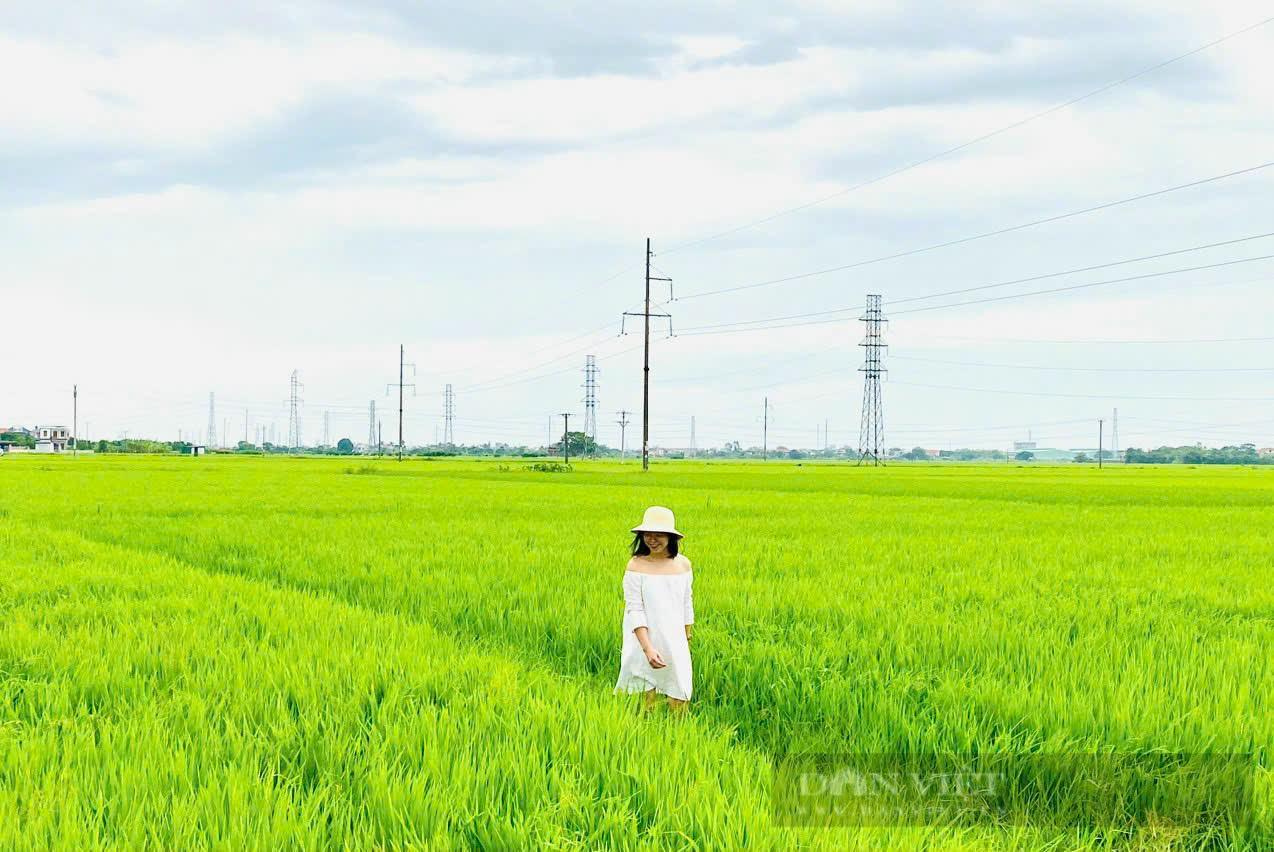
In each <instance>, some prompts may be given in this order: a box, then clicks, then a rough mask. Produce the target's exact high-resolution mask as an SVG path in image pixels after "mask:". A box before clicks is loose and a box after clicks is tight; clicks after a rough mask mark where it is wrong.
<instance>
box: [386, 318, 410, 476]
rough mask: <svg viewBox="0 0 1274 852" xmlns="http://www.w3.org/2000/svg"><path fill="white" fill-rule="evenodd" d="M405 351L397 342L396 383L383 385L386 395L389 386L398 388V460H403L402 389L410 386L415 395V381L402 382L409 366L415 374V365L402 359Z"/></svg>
mask: <svg viewBox="0 0 1274 852" xmlns="http://www.w3.org/2000/svg"><path fill="white" fill-rule="evenodd" d="M406 352H407V349H406V347H405V346H403V345H402V344H401V343H400V344H398V384H393V383H390V384H387V385H385V393H386V395H388V394H389V389H390V388H398V460H399V461H402V460H403V389H404V388H411V395H412V396H415V395H416V385H415V383H412V384H410V385H407V384H403V380H404V378H405V371H406V369H407V368H408V367H411V374H412V375H413V376H415V375H416V365H415V364H408V363H407V362H406V361H405V360H403V359H404V358H405V357H406Z"/></svg>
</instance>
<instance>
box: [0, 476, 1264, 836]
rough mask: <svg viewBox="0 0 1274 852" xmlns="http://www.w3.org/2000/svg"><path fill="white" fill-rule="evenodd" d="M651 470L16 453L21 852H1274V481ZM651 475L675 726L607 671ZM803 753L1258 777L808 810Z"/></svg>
mask: <svg viewBox="0 0 1274 852" xmlns="http://www.w3.org/2000/svg"><path fill="white" fill-rule="evenodd" d="M639 468H640V466H639V465H637V464H633V463H632V462H629V463H628V464H627V465H619V464H615V463H601V462H598V463H590V462H587V461H585V462H583V463H582V464H578V465H577V466H576V467H575V469H574V470H573V471H572V472H569V473H545V472H537V471H532V470H528V469H526V467H525V464H524V463H523V462H522V461H521V460H511V461H503V462H499V461H492V460H480V461H479V460H464V461H435V460H421V459H411V460H407V461H404V462H402V463H396V462H394V461H392V460H384V461H377V460H366V459H361V458H354V459H334V458H238V457H229V456H211V457H205V458H180V457H144V458H143V457H135V458H129V457H122V456H116V457H111V456H102V457H92V456H82V457H80V458H78V459H72V458H69V457H56V458H54V457H47V456H23V457H19V456H10V457H6V458H0V849H3V850H13V852H18V850H36V849H66V850H87V849H93V850H96V849H104V850H105V849H109V850H131V849H155V850H159V849H173V850H238V849H263V850H264V849H300V850H328V849H339V850H367V849H436V850H451V849H483V850H497V849H533V848H552V849H571V850H594V849H634V850H636V849H679V850H691V849H758V850H769V849H871V850H911V849H932V850H1051V851H1055V852H1061V850H1077V849H1132V850H1192V849H1218V850H1219V849H1242V850H1270V849H1274V816H1272V814H1274V805H1272V804H1271V800H1272V798H1274V779H1272V777H1271V757H1272V755H1274V701H1272V700H1271V697H1270V696H1271V690H1272V689H1274V667H1272V665H1271V656H1272V655H1274V473H1272V472H1271V471H1268V470H1258V469H1246V468H1199V469H1194V468H1187V467H1171V468H1167V467H1165V468H1158V469H1156V468H1148V467H1147V468H1134V467H1119V466H1116V467H1110V468H1107V469H1105V470H1101V471H1098V470H1097V469H1095V468H1091V467H1084V466H1079V465H1068V466H1064V467H1063V466H1058V467H1049V466H1030V465H1028V466H1017V465H1004V466H1001V467H991V466H960V465H930V464H918V465H896V466H891V467H887V468H878V469H872V468H856V467H853V466H848V465H832V464H824V465H819V464H810V463H806V464H804V465H800V466H798V465H797V464H795V463H794V462H784V463H772V464H768V465H759V464H743V463H719V464H707V463H696V462H669V463H665V464H656V465H655V466H653V467H652V469H651V471H650V472H649V473H647V474H642V473H641V471H640V469H639ZM651 504H659V505H666V506H669V507H671V508H672V509H673V510H674V511H675V512H676V514H677V524H678V527H679V528H680V529H681V530H682V531H683V532H684V533H685V534H686V536H687V537H686V539H685V541H684V552H685V553H686V554H687V555H688V556H689V557H690V558H691V559H692V560H693V561H694V566H695V609H696V616H697V624H696V627H695V641H694V645H693V651H694V655H695V658H694V660H695V694H694V698H693V700H692V702H691V705H690V712H689V713H688V715H686V716H684V717H681V716H673V715H670V714H668V713H666V712H662V711H660V712H655V713H653V714H642V713H641V712H639V708H638V706H637V704H638V702H637V701H636V700H635V699H630V698H629V697H627V696H615V695H613V694H612V687H613V686H614V682H615V677H616V675H617V673H618V666H619V660H618V653H619V646H620V639H621V635H620V630H621V626H620V622H621V617H622V609H623V601H622V595H621V590H620V581H621V576H622V572H623V569H624V564H625V561H626V559H627V547H628V545H629V543H630V541H631V534H630V533H628V529H629V527H631V526H632V525H633V524H635V523H636V522H637V521H638V520H640V518H641V514H642V511H643V510H644V509H645V507H646V506H647V505H651ZM812 754H823V755H861V754H877V755H891V754H908V755H926V754H980V755H995V754H1004V755H1017V756H1022V755H1097V756H1101V755H1129V754H1131V755H1145V754H1151V755H1154V754H1158V755H1186V756H1191V755H1193V756H1195V757H1194V758H1190V757H1187V758H1186V759H1187V761H1188V760H1193V759H1196V758H1198V756H1201V755H1202V756H1206V755H1209V754H1222V755H1224V754H1239V755H1245V756H1247V757H1246V758H1245V759H1246V760H1247V761H1248V765H1249V766H1250V770H1251V771H1250V778H1251V784H1252V787H1251V790H1250V793H1251V801H1250V803H1249V805H1248V806H1247V808H1246V810H1245V813H1244V814H1243V818H1242V819H1235V820H1228V819H1204V818H1200V819H1182V818H1180V816H1179V815H1178V816H1177V817H1176V818H1173V817H1172V816H1171V815H1164V814H1159V813H1158V812H1157V810H1156V807H1157V806H1156V805H1155V803H1154V802H1153V801H1152V800H1151V799H1149V798H1146V797H1145V796H1143V795H1142V794H1141V793H1137V792H1136V790H1133V789H1132V788H1129V791H1125V792H1127V793H1128V796H1127V800H1126V801H1124V800H1121V801H1124V804H1125V805H1126V807H1127V809H1128V813H1131V814H1132V816H1133V817H1135V819H1133V820H1132V821H1131V823H1129V824H1127V825H1125V824H1120V825H1110V824H1092V825H1084V824H1078V825H1066V824H1045V823H1047V820H1043V821H1039V820H1037V821H1034V822H1031V821H1015V820H1013V819H1007V818H1006V819H1000V820H996V819H989V818H979V819H970V820H965V821H955V822H949V823H937V822H935V823H931V824H911V825H874V826H864V825H823V826H813V825H794V824H790V823H791V821H790V820H785V819H783V818H781V817H780V815H779V814H778V812H777V811H776V810H775V808H774V804H773V796H774V794H775V790H774V785H775V784H776V783H777V782H776V781H775V778H776V775H775V767H776V765H777V764H778V762H780V761H782V760H786V759H788V758H790V757H791V756H793V755H812ZM1199 759H1201V758H1199ZM1181 777H1183V776H1181ZM1181 777H1179V776H1172V777H1168V778H1165V779H1163V780H1162V785H1168V786H1172V785H1180V786H1181V787H1182V788H1183V789H1184V786H1185V785H1186V783H1187V782H1186V781H1183V780H1181ZM1050 795H1051V796H1052V798H1048V797H1046V796H1045V795H1044V794H1041V798H1040V800H1039V801H1038V802H1035V803H1033V804H1032V803H1031V802H1029V801H1028V802H1026V803H1025V806H1026V807H1027V809H1028V810H1031V809H1033V810H1034V813H1036V815H1037V816H1038V815H1040V814H1041V813H1042V812H1043V811H1046V810H1047V809H1048V808H1054V807H1064V806H1065V805H1066V804H1067V801H1068V796H1070V795H1071V794H1069V793H1066V792H1062V793H1060V794H1059V793H1057V792H1056V791H1055V792H1054V793H1052V794H1050ZM1074 795H1075V796H1080V795H1082V791H1079V790H1078V789H1077V790H1076V791H1075V793H1074ZM1028 798H1029V797H1028ZM1125 815H1127V814H1125Z"/></svg>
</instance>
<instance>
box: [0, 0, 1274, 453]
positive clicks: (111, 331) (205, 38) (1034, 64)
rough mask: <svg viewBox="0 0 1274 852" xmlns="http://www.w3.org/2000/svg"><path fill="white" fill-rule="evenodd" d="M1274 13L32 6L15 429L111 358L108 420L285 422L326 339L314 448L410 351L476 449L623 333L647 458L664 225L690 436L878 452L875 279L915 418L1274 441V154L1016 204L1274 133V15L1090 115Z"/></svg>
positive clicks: (236, 424)
mask: <svg viewBox="0 0 1274 852" xmlns="http://www.w3.org/2000/svg"><path fill="white" fill-rule="evenodd" d="M1269 15H1270V12H1269V7H1268V6H1266V5H1263V4H1259V3H1255V2H1234V3H1229V2H1220V3H1205V2H1174V0H1166V2H1165V0H1156V2H1153V3H1151V2H1100V3H1098V2H1087V0H1080V2H1074V1H1073V0H1072V2H1064V3H1061V2H1059V3H1032V4H1013V3H1003V2H968V3H954V2H918V0H916V1H915V2H888V3H885V2H866V3H855V4H847V3H835V2H823V1H822V0H801V2H783V1H782V0H766V2H753V0H736V2H731V3H719V2H708V3H687V2H678V3H675V4H674V3H669V2H663V0H649V1H648V2H644V3H641V4H637V3H607V4H594V3H582V2H558V3H553V4H536V3H525V2H519V3H512V2H496V0H466V2H463V3H457V2H435V3H429V4H420V3H408V2H405V0H402V2H399V0H370V2H360V3H358V4H354V3H340V2H328V0H310V2H287V0H281V2H278V3H272V4H260V3H249V2H240V0H220V2H216V3H212V2H179V1H174V2H158V0H152V2H128V3H123V2H120V3H109V2H92V3H90V2H71V1H70V0H68V2H60V3H53V4H20V5H18V6H16V7H15V9H11V10H7V11H6V13H5V15H4V17H3V19H0V80H3V81H4V82H3V83H0V175H2V176H3V179H0V355H3V358H4V363H5V365H6V369H5V370H4V372H3V374H2V375H0V425H8V424H10V423H14V424H25V425H28V426H32V425H36V424H67V425H69V424H70V422H71V419H72V404H71V392H72V388H73V387H78V391H79V396H78V403H79V428H80V433H81V435H82V436H85V437H88V438H90V439H97V438H102V437H105V438H118V437H121V436H123V435H125V434H127V435H128V436H129V437H153V438H161V439H175V438H177V437H178V435H179V434H180V435H182V436H183V437H186V438H190V437H192V436H193V437H196V438H198V439H199V440H207V434H206V433H207V429H208V424H209V414H208V409H209V394H210V393H215V394H216V409H215V417H214V420H215V426H216V430H217V431H218V432H219V433H220V434H219V436H218V443H225V442H227V441H237V440H241V439H243V438H244V436H245V435H246V436H247V437H248V438H250V439H255V437H256V435H257V434H258V433H257V430H258V429H261V428H265V429H273V430H274V435H275V437H276V439H277V440H278V441H279V442H284V441H286V439H287V438H286V436H287V431H288V397H289V390H290V385H289V383H290V377H291V375H292V373H293V371H296V372H297V374H298V376H299V379H300V382H301V383H302V385H303V388H302V391H301V397H302V399H303V400H304V402H303V405H302V406H301V424H302V436H303V440H304V442H305V443H310V444H312V443H317V442H319V441H321V440H322V439H323V437H324V431H325V423H326V424H327V428H326V431H327V437H328V439H329V440H330V441H331V442H332V443H335V441H336V440H337V439H338V438H341V437H349V438H351V439H352V440H354V441H355V442H356V443H363V442H365V441H366V440H367V438H368V432H369V429H368V427H369V406H370V404H371V403H373V402H374V404H375V406H376V410H377V416H378V419H380V420H381V421H382V423H383V427H382V429H383V434H384V436H385V439H386V441H387V442H392V441H394V440H396V438H397V402H398V400H397V392H396V389H394V388H391V387H389V385H390V384H391V383H395V382H397V381H398V355H399V346H400V344H401V345H404V346H405V348H406V360H407V361H408V362H409V363H410V364H412V365H414V369H413V368H412V367H409V368H408V369H407V370H406V375H407V378H406V380H405V381H406V383H408V384H411V385H413V387H409V388H408V389H407V390H406V394H405V416H404V422H405V436H404V437H405V440H406V442H407V443H409V444H423V443H431V442H433V441H434V440H436V439H438V438H440V437H441V436H442V434H443V432H442V430H443V410H444V388H445V386H446V385H447V384H451V385H452V386H453V389H454V394H455V420H454V437H455V440H456V441H457V442H458V443H470V444H471V443H481V442H486V441H506V442H509V443H517V444H520V443H527V444H532V445H542V444H543V443H545V442H546V441H547V440H548V439H549V437H550V436H551V435H560V434H561V428H562V418H561V417H560V415H561V414H562V413H569V414H571V425H572V429H574V428H576V427H577V425H582V424H583V422H584V417H585V413H586V412H585V408H586V407H585V403H584V389H583V384H584V361H585V357H586V356H587V355H590V354H591V355H594V356H595V357H596V359H597V365H598V368H599V374H598V378H597V385H598V391H597V406H596V412H597V413H596V417H597V420H598V438H599V440H601V441H602V442H604V443H607V444H610V445H616V446H617V445H618V444H619V443H620V426H619V425H617V423H616V421H617V420H619V419H620V417H621V415H620V414H619V412H621V411H628V412H631V413H630V414H629V415H628V419H629V420H630V421H631V423H630V425H629V426H628V427H627V431H626V442H627V446H628V447H630V448H631V447H633V446H638V447H639V446H640V439H641V436H640V422H641V408H642V389H641V375H642V373H641V366H642V365H641V354H642V353H641V343H642V340H641V335H640V333H639V332H640V320H639V319H638V320H636V321H634V320H633V319H632V318H628V319H627V320H623V323H624V325H623V329H622V330H623V331H624V332H626V333H624V334H622V335H621V333H620V332H621V319H622V315H623V313H624V312H625V311H636V310H640V306H641V304H642V299H643V296H644V286H645V279H644V273H645V266H644V262H645V256H644V255H645V241H646V239H647V238H650V240H651V241H652V246H653V251H654V259H653V264H654V268H653V270H652V274H654V275H655V276H657V277H660V278H671V279H672V284H671V292H670V291H669V285H668V284H667V283H665V282H662V281H656V282H654V283H653V285H652V295H653V297H654V300H655V301H654V302H653V304H655V305H659V307H658V308H656V309H655V310H656V312H658V313H667V314H671V329H672V332H673V336H671V337H670V336H669V334H668V332H669V319H665V318H657V319H656V320H655V321H654V325H653V327H654V332H653V334H652V343H651V436H650V440H651V444H652V446H663V447H686V446H688V445H689V444H690V440H691V419H692V418H694V428H695V442H696V444H697V446H699V447H708V446H719V445H721V444H723V443H725V442H727V441H739V442H740V443H741V444H743V445H744V446H751V445H759V444H760V443H761V441H762V430H763V427H764V426H765V423H764V422H763V412H764V406H765V404H766V401H767V400H768V404H769V420H768V441H769V444H770V445H771V446H775V445H782V446H787V447H813V446H817V445H821V444H823V443H824V442H826V443H828V444H830V445H833V446H844V445H848V446H855V447H856V446H857V443H858V437H859V434H858V433H859V414H860V403H861V399H862V395H863V377H862V373H861V372H860V371H859V367H860V366H861V365H862V358H863V352H862V347H860V346H859V343H860V341H861V340H862V335H863V328H862V326H863V323H861V322H860V321H859V319H858V317H859V316H860V314H861V306H862V305H863V304H864V301H865V298H866V295H867V294H880V295H881V296H882V298H883V300H884V302H885V312H886V316H887V318H888V319H889V323H888V326H887V329H886V332H885V340H886V342H887V343H888V346H889V348H888V352H887V354H886V356H885V366H886V368H887V370H888V373H887V375H886V378H885V380H884V384H883V391H882V395H883V399H884V405H885V434H886V444H887V445H888V446H898V447H903V448H911V447H914V446H923V447H926V448H936V449H946V448H958V447H963V446H969V447H984V448H999V449H1004V448H1007V447H1009V446H1010V445H1011V444H1012V442H1013V441H1015V440H1025V439H1026V438H1027V436H1028V434H1029V435H1030V437H1031V438H1032V439H1034V440H1035V441H1037V442H1038V443H1039V444H1040V445H1041V446H1054V447H1062V448H1091V447H1095V446H1096V443H1097V437H1098V421H1099V420H1105V425H1104V427H1103V429H1104V430H1105V435H1106V436H1107V437H1106V440H1107V441H1109V440H1110V439H1109V435H1110V432H1109V430H1110V427H1111V425H1112V423H1111V420H1112V418H1113V416H1114V411H1115V409H1118V412H1119V414H1118V422H1119V446H1120V447H1128V446H1140V447H1148V446H1159V445H1162V444H1169V445H1180V444H1187V443H1196V442H1199V443H1203V444H1205V445H1210V446H1219V445H1223V444H1232V443H1239V442H1244V441H1251V442H1254V443H1256V444H1257V445H1258V446H1274V324H1272V323H1271V321H1270V319H1269V318H1270V317H1271V316H1274V288H1272V287H1271V284H1272V283H1274V259H1270V258H1268V257H1265V256H1266V255H1274V235H1272V236H1269V237H1264V236H1261V235H1264V234H1266V233H1268V232H1274V192H1272V190H1274V167H1270V168H1263V169H1262V168H1258V169H1255V170H1252V171H1246V172H1244V173H1243V174H1238V175H1232V176H1230V177H1226V178H1221V179H1218V180H1212V181H1209V182H1207V183H1201V184H1199V185H1197V186H1193V187H1188V188H1185V189H1180V190H1175V191H1172V192H1167V193H1162V194H1158V195H1154V196H1153V197H1149V198H1143V199H1141V200H1137V201H1130V202H1128V203H1125V204H1117V205H1114V206H1110V207H1105V208H1104V209H1100V210H1094V211H1092V212H1087V213H1080V214H1079V215H1074V216H1068V217H1066V218H1061V219H1056V220H1054V221H1049V222H1044V223H1042V224H1038V225H1030V226H1029V227H1022V228H1016V229H1015V230H1009V231H1007V232H1006V233H1000V234H993V232H997V231H1002V230H1005V229H1010V228H1015V226H1018V225H1026V224H1029V223H1033V222H1036V221H1038V220H1044V219H1052V218H1053V217H1057V216H1061V215H1063V214H1068V213H1075V212H1078V211H1083V210H1087V209H1088V208H1093V207H1098V206H1101V205H1105V204H1107V203H1109V202H1115V201H1122V200H1124V199H1130V198H1134V197H1137V196H1142V195H1147V194H1150V193H1155V192H1157V191H1159V190H1164V189H1169V188H1173V187H1179V186H1182V185H1185V184H1190V183H1194V182H1196V181H1202V180H1204V179H1208V178H1216V177H1218V176H1221V175H1226V174H1230V173H1232V172H1238V171H1240V170H1245V169H1253V167H1257V166H1262V165H1263V164H1266V163H1269V162H1270V161H1274V147H1272V146H1271V144H1270V139H1272V138H1274V23H1270V24H1266V25H1264V26H1260V27H1256V28H1254V29H1250V30H1248V31H1247V32H1243V33H1240V34H1237V35H1233V37H1231V38H1227V39H1226V40H1225V41H1223V42H1222V43H1220V44H1216V45H1214V46H1211V47H1208V48H1206V49H1204V50H1201V51H1199V52H1197V53H1195V54H1193V55H1191V56H1188V57H1185V58H1183V59H1180V60H1179V61H1176V62H1173V63H1170V64H1168V65H1166V66H1164V67H1162V68H1158V69H1156V70H1152V71H1149V72H1148V73H1145V74H1143V75H1141V76H1137V77H1136V78H1135V79H1132V80H1129V81H1127V82H1123V83H1121V84H1119V85H1116V86H1113V87H1111V88H1109V89H1107V90H1105V91H1102V92H1100V93H1097V94H1094V95H1092V96H1091V97H1088V98H1085V99H1083V100H1080V101H1078V102H1076V103H1072V104H1069V105H1066V106H1060V105H1063V104H1067V102H1069V101H1071V100H1072V99H1075V98H1078V97H1080V96H1082V95H1086V94H1088V93H1090V92H1093V91H1094V90H1097V89H1100V88H1101V87H1104V86H1107V85H1108V84H1111V83H1116V82H1117V81H1121V80H1124V79H1125V78H1127V77H1129V76H1131V75H1135V74H1137V73H1138V72H1141V71H1144V70H1146V69H1150V68H1152V67H1153V66H1156V65H1158V64H1160V63H1163V62H1164V61H1166V60H1169V59H1172V58H1174V57H1177V56H1180V55H1182V54H1185V53H1187V52H1189V51H1193V50H1195V49H1196V48H1199V47H1202V46H1203V45H1206V44H1208V43H1210V42H1212V41H1215V40H1217V39H1221V38H1223V37H1226V36H1229V35H1231V34H1234V33H1236V32H1238V31H1240V30H1243V29H1245V28H1248V27H1252V25H1254V24H1256V23H1258V22H1259V21H1261V20H1262V19H1264V18H1267V17H1269ZM1058 106H1060V108H1058V109H1055V110H1052V111H1049V110H1050V108H1052V107H1058ZM1046 111H1047V112H1046ZM1041 113H1046V114H1044V115H1040V114H1041ZM1024 119H1030V120H1028V121H1025V122H1023V120H1024ZM995 131H1003V132H998V133H996V132H995ZM992 133H994V135H991V136H990V137H989V138H984V139H983V138H981V137H984V136H986V135H987V134H992ZM974 140H980V141H974ZM969 142H972V143H973V144H969V145H967V146H965V143H969ZM959 146H964V147H959ZM957 147H958V148H959V150H955V151H953V152H951V153H946V154H944V155H943V156H938V157H936V158H935V156H934V155H939V154H943V152H947V151H950V150H951V149H954V148H957ZM900 170H901V171H900ZM985 234H993V235H991V236H980V235H985ZM969 237H978V238H977V239H972V240H967V241H966V238H969ZM1252 237H1256V239H1247V238H1252ZM1236 240H1243V241H1242V242H1233V241H1236ZM946 243H955V244H953V245H946V246H943V244H946ZM1217 243H1229V244H1228V245H1221V246H1217V245H1214V244H1217ZM935 246H943V247H937V248H931V247H935ZM1203 246H1212V247H1211V248H1199V247H1203ZM1186 249H1198V250H1195V251H1184V250H1186ZM917 250H921V251H917ZM1167 253H1176V254H1172V255H1170V256H1165V257H1158V258H1154V259H1149V260H1139V261H1136V262H1132V263H1123V264H1120V265H1117V266H1107V267H1106V268H1104V269H1089V270H1088V271H1073V270H1084V269H1086V268H1088V267H1096V266H1104V265H1107V264H1113V263H1115V262H1117V261H1130V260H1134V259H1137V258H1147V257H1149V256H1152V255H1163V254H1167ZM896 255H897V256H896ZM1236 261H1237V262H1236ZM1198 267H1208V268H1202V269H1200V268H1198ZM829 269H836V270H838V271H833V272H824V270H829ZM1181 270H1187V271H1181ZM808 273H820V274H808ZM1059 273H1064V274H1059ZM1158 273H1166V274H1158ZM1042 276H1048V277H1042ZM1130 278H1131V279H1135V280H1119V281H1115V280H1114V279H1130ZM779 279H787V280H779ZM1022 279H1036V280H1032V281H1022ZM767 282H776V283H767ZM1009 282H1021V283H1009ZM1106 282H1112V283H1106ZM993 284H996V285H1004V286H998V287H992V288H988V289H984V290H976V291H974V292H971V293H965V294H958V295H952V296H945V297H942V296H936V297H935V294H942V293H949V292H951V291H960V290H968V289H971V288H982V287H986V286H987V285H993ZM753 285H763V286H753ZM1080 285H1091V286H1080ZM1059 288H1070V289H1063V290H1061V291H1060V292H1054V293H1045V294H1037V295H1026V294H1032V293H1036V291H1039V290H1048V289H1052V290H1058V289H1059ZM719 291H724V292H719ZM921 297H923V298H921ZM998 297H1007V298H998ZM991 298H996V300H995V301H978V300H985V299H991ZM974 301H977V303H976V304H964V305H959V304H955V303H959V302H974ZM832 310H841V311H842V312H841V313H838V314H825V313H821V312H826V311H832ZM809 314H816V315H817V316H814V317H806V318H803V319H798V320H785V321H782V322H753V321H758V320H771V319H773V318H778V317H793V316H799V317H804V316H805V315H809ZM730 323H736V325H723V324H730ZM738 323H743V324H742V325H737V324H738ZM747 323H751V324H747ZM708 332H710V333H708ZM824 424H826V428H825V427H824ZM1106 446H1109V443H1107V444H1106Z"/></svg>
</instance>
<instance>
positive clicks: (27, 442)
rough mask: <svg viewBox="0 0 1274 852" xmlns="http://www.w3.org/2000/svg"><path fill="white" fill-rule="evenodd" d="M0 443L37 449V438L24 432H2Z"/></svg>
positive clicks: (0, 433)
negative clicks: (7, 442)
mask: <svg viewBox="0 0 1274 852" xmlns="http://www.w3.org/2000/svg"><path fill="white" fill-rule="evenodd" d="M0 441H9V442H10V443H12V444H13V445H14V446H15V447H29V448H32V449H34V448H35V438H32V437H31V436H30V435H27V434H25V433H23V432H0Z"/></svg>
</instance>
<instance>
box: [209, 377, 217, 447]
mask: <svg viewBox="0 0 1274 852" xmlns="http://www.w3.org/2000/svg"><path fill="white" fill-rule="evenodd" d="M208 446H209V447H215V446H217V395H216V394H215V393H213V392H212V391H209V392H208Z"/></svg>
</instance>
